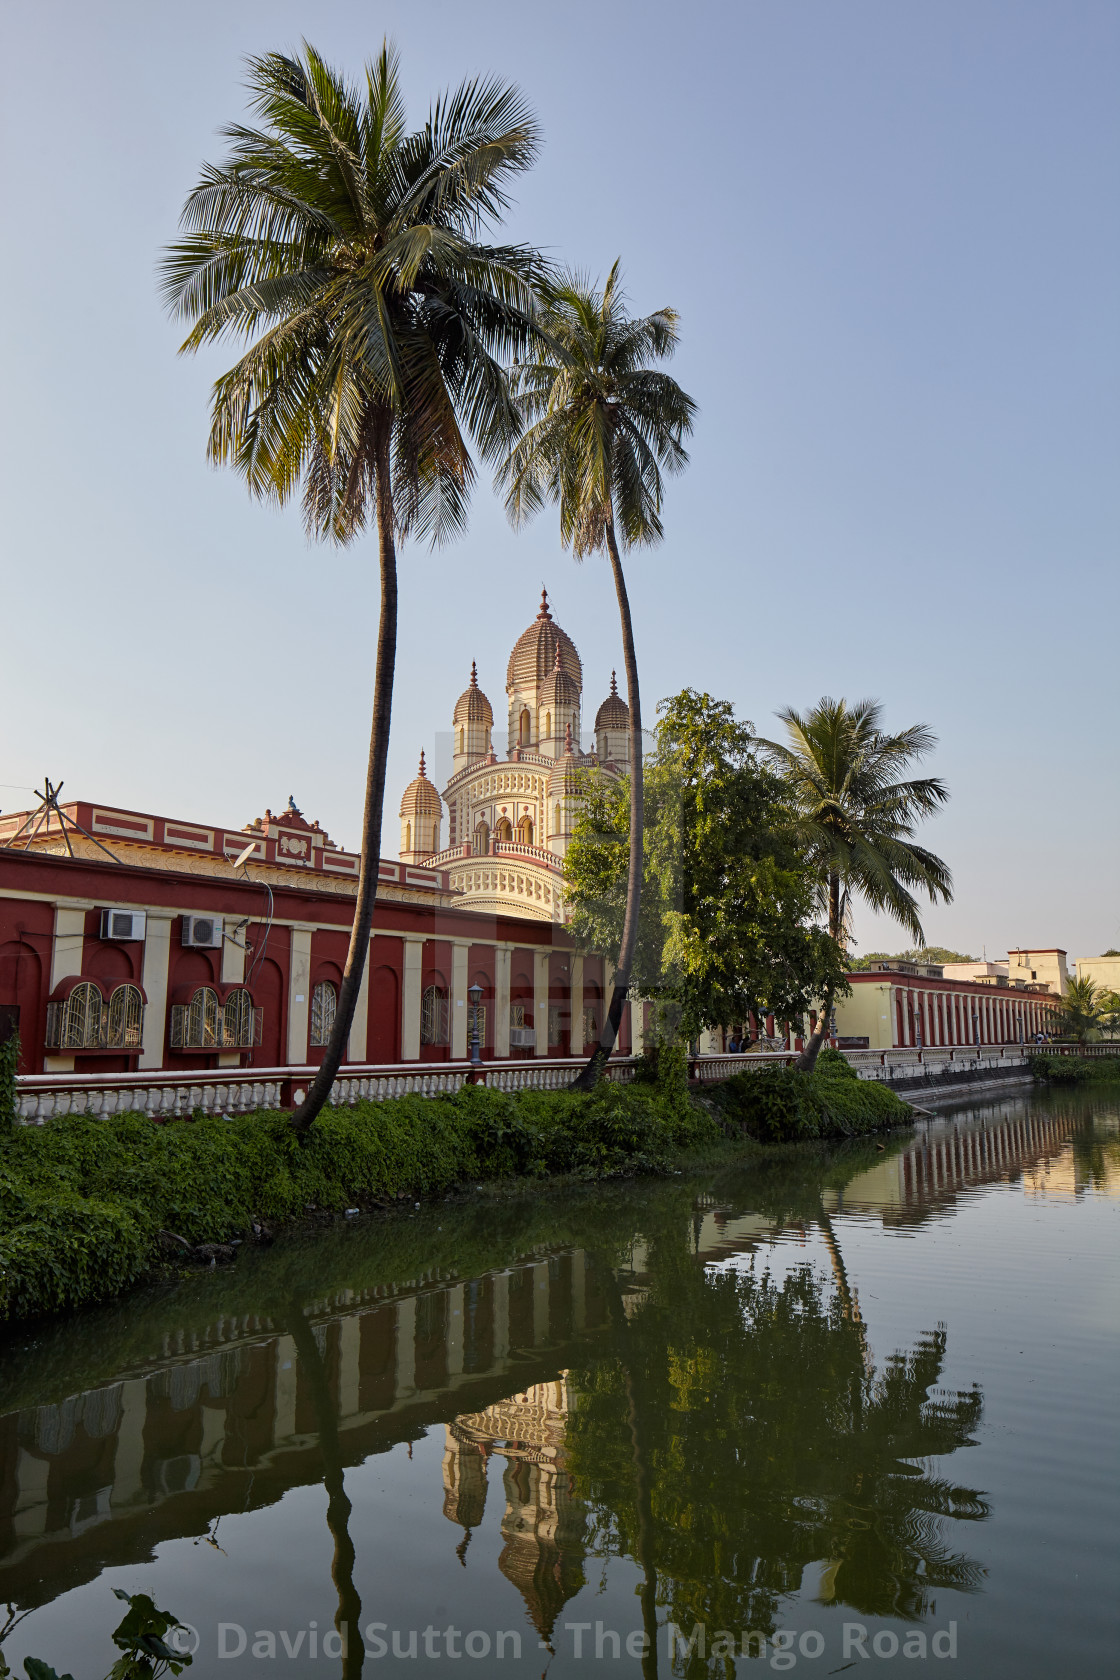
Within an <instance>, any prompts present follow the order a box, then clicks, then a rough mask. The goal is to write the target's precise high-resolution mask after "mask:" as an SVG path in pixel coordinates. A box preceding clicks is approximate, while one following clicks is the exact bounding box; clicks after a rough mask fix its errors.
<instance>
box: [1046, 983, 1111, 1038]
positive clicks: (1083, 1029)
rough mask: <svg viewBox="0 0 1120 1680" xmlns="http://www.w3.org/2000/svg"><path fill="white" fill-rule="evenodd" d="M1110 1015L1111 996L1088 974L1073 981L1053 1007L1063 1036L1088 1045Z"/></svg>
mask: <svg viewBox="0 0 1120 1680" xmlns="http://www.w3.org/2000/svg"><path fill="white" fill-rule="evenodd" d="M1108 1016H1109V993H1107V992H1105V991H1104V990H1103V988H1102V987H1100V986H1097V985H1095V984H1094V982H1093V981H1092V980H1091V979H1090V978H1089V976H1088V975H1087V974H1086V975H1084V976H1082V977H1081V978H1080V979H1077V980H1071V981H1070V982H1069V985H1068V986H1067V987H1066V990H1065V993H1064V994H1063V996H1062V998H1061V999H1060V1000H1059V1001H1058V1002H1056V1003H1055V1004H1054V1007H1053V1019H1054V1024H1055V1025H1056V1026H1057V1027H1058V1029H1059V1031H1060V1032H1061V1033H1062V1034H1063V1036H1068V1037H1070V1038H1072V1039H1074V1040H1075V1041H1076V1042H1077V1043H1078V1044H1088V1043H1089V1041H1090V1039H1091V1038H1092V1037H1093V1035H1094V1034H1097V1035H1098V1036H1099V1034H1100V1028H1101V1026H1102V1024H1103V1023H1105V1021H1106V1018H1107V1017H1108Z"/></svg>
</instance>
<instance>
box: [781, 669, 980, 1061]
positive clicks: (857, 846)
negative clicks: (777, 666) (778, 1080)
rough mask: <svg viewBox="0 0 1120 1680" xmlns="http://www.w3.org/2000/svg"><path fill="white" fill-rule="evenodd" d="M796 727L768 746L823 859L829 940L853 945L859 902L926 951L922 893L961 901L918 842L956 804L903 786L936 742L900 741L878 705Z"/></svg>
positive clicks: (826, 702)
mask: <svg viewBox="0 0 1120 1680" xmlns="http://www.w3.org/2000/svg"><path fill="white" fill-rule="evenodd" d="M778 716H779V718H780V719H781V720H782V722H783V723H784V724H785V726H786V740H785V742H784V743H782V742H777V741H765V742H763V743H762V745H763V747H764V749H765V751H766V752H767V754H768V755H769V758H770V760H771V762H772V763H773V765H774V766H775V768H776V769H777V770H779V771H780V773H781V774H782V775H783V776H784V777H785V779H786V782H787V784H788V787H789V790H790V796H791V798H792V800H793V802H794V804H795V805H796V808H797V812H798V819H799V824H800V828H801V833H802V836H803V839H804V843H805V845H806V847H807V849H808V851H809V854H810V856H811V857H812V858H813V861H814V864H815V867H816V872H817V886H818V893H819V900H820V905H821V908H822V909H823V910H824V911H825V913H826V914H827V916H828V931H829V934H830V935H831V937H832V938H833V940H835V942H836V944H837V946H838V947H839V948H840V950H841V951H843V952H845V953H846V950H847V945H848V917H849V911H850V908H851V901H852V898H853V896H854V895H856V894H858V895H859V896H860V897H861V898H863V899H865V900H866V902H867V903H868V904H870V905H871V906H872V908H873V909H875V910H885V911H887V912H888V913H889V914H890V915H892V916H893V917H894V918H895V920H896V921H897V922H899V923H901V925H902V926H903V927H904V928H905V929H906V931H907V932H908V933H909V934H911V935H912V936H913V938H914V939H915V940H916V941H917V942H918V943H919V944H924V943H925V935H924V933H923V931H922V923H921V917H920V916H919V914H918V905H917V901H916V899H915V898H914V896H913V893H912V892H911V891H910V889H911V888H912V887H916V888H918V889H920V890H921V891H923V892H925V893H927V894H928V895H929V897H930V899H931V901H934V902H936V900H937V899H939V898H940V899H942V900H943V901H944V902H945V903H946V904H947V903H949V902H950V900H951V898H952V876H951V875H950V873H949V869H948V866H947V865H946V864H945V863H943V862H942V860H941V859H940V858H939V857H937V856H936V855H935V854H934V853H933V852H929V851H927V850H926V849H925V848H924V847H923V846H918V845H915V843H914V841H913V839H912V838H911V837H912V835H913V833H914V828H915V824H916V823H917V821H918V819H919V818H921V817H926V816H930V815H931V814H932V813H933V812H934V811H936V810H937V809H938V808H939V807H940V806H941V805H943V804H944V803H945V801H946V800H947V799H948V797H949V794H948V790H947V788H946V787H945V784H944V782H942V781H941V780H940V779H939V778H938V777H936V776H926V777H922V778H920V779H916V780H900V779H899V776H900V773H901V772H902V771H904V770H905V769H906V768H907V767H908V766H909V765H910V763H911V762H912V761H913V760H914V759H920V758H924V757H925V755H926V754H927V753H929V752H931V751H932V750H933V748H934V746H935V745H936V736H935V735H934V734H933V733H932V731H931V730H929V729H927V728H926V726H925V725H924V724H914V725H913V726H912V727H911V728H909V729H904V730H902V731H900V732H899V733H898V734H897V735H888V734H886V733H885V732H884V730H883V728H882V726H881V720H882V708H881V707H880V706H879V704H878V702H876V701H874V700H860V701H857V702H856V704H855V705H852V706H849V704H848V702H847V701H846V700H832V699H830V698H829V697H828V696H827V695H826V696H825V698H824V699H822V700H821V701H819V702H818V704H817V705H816V706H814V707H813V709H812V710H811V711H810V712H807V713H806V714H804V715H802V714H801V713H799V712H796V711H795V710H794V709H793V708H792V707H786V709H785V710H784V711H781V712H779V713H778ZM835 995H836V994H835V992H834V991H833V990H830V989H829V988H827V987H826V988H825V989H824V991H823V992H822V998H823V1008H822V1009H821V1013H820V1018H819V1022H818V1025H817V1029H816V1031H815V1032H814V1033H813V1035H812V1036H811V1038H810V1039H809V1042H808V1044H807V1045H806V1046H805V1050H804V1052H803V1054H802V1056H801V1060H800V1063H799V1066H800V1067H802V1068H803V1069H804V1070H805V1071H806V1072H809V1071H810V1070H811V1069H812V1068H813V1066H814V1064H815V1063H816V1059H817V1056H818V1054H819V1052H820V1047H821V1045H822V1044H823V1042H824V1039H825V1036H826V1034H827V1033H828V1030H829V1022H830V1019H831V1015H832V1006H833V1003H834V1001H835Z"/></svg>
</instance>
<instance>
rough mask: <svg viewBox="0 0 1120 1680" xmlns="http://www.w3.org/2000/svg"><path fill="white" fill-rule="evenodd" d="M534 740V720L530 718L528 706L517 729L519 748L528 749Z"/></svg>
mask: <svg viewBox="0 0 1120 1680" xmlns="http://www.w3.org/2000/svg"><path fill="white" fill-rule="evenodd" d="M532 738H533V720H532V718H531V717H530V716H529V708H528V706H526V707H524V708H523V710H522V713H521V720H520V722H519V724H518V728H517V742H518V745H519V746H522V747H527V746H528V745H529V743H530V741H531V740H532Z"/></svg>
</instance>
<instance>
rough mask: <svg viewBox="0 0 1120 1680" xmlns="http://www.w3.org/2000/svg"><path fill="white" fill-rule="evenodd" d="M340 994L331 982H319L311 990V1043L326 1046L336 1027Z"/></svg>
mask: <svg viewBox="0 0 1120 1680" xmlns="http://www.w3.org/2000/svg"><path fill="white" fill-rule="evenodd" d="M337 1009H338V993H337V992H336V991H335V989H334V987H333V985H332V984H331V982H330V981H329V980H318V981H316V983H315V985H314V986H313V987H312V988H311V1043H312V1044H317V1045H318V1044H326V1042H327V1040H328V1039H329V1038H330V1036H331V1029H332V1028H333V1026H334V1017H335V1012H336V1010H337Z"/></svg>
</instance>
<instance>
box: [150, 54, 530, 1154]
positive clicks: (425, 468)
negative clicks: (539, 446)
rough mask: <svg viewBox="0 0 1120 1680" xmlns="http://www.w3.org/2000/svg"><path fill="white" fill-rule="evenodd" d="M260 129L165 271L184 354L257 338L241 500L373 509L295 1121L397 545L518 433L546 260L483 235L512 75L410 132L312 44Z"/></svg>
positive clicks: (360, 924) (300, 1125) (350, 1009)
mask: <svg viewBox="0 0 1120 1680" xmlns="http://www.w3.org/2000/svg"><path fill="white" fill-rule="evenodd" d="M248 85H249V89H250V92H251V96H252V105H253V109H254V110H255V112H256V114H257V115H258V117H259V118H260V119H261V123H262V126H261V127H260V128H246V127H243V126H241V125H239V124H235V125H232V126H231V127H229V128H228V129H226V130H225V135H226V138H227V139H228V140H229V141H230V143H231V145H230V154H229V157H228V159H227V161H226V162H225V163H223V164H222V165H220V166H217V167H215V166H213V165H210V164H207V165H204V167H203V171H202V176H201V179H200V181H199V183H198V185H197V186H196V187H195V188H194V189H193V190H192V192H191V194H190V196H189V197H188V199H187V201H186V205H185V207H184V210H183V215H182V220H181V225H182V227H183V228H184V230H185V232H184V236H183V237H182V238H181V239H180V240H179V242H178V243H176V244H173V245H172V246H171V247H170V248H169V250H168V252H167V254H166V256H165V258H164V262H163V289H164V294H165V297H166V300H167V303H168V306H169V308H170V309H171V310H172V311H173V312H174V313H175V314H177V315H178V316H180V317H183V318H185V319H186V320H188V321H190V323H191V329H190V333H189V335H188V337H187V339H186V341H185V342H184V344H183V346H182V350H183V351H184V352H193V351H196V350H198V349H200V348H201V347H202V346H204V345H206V344H208V343H210V342H211V341H212V340H215V339H222V338H235V339H241V340H245V339H251V340H252V343H251V345H250V348H249V349H248V350H246V351H245V353H244V354H243V355H242V356H241V357H240V359H239V360H238V361H237V362H236V363H235V365H234V366H233V367H232V368H230V370H229V371H228V373H225V374H223V375H222V377H221V378H220V379H219V380H218V381H217V383H216V384H215V386H214V391H213V406H212V412H211V426H210V440H209V451H208V453H209V458H210V460H212V461H214V462H216V463H220V464H222V465H230V466H233V467H234V468H235V469H236V471H238V472H239V473H240V474H241V475H242V477H243V478H244V479H245V481H246V484H247V485H248V488H249V490H250V492H251V493H252V494H253V495H255V496H258V497H260V498H261V499H262V500H272V501H275V502H278V503H281V504H282V503H285V502H286V501H287V500H288V499H289V497H291V496H292V495H293V494H294V493H295V491H296V490H297V489H301V490H302V499H303V513H304V522H305V525H306V527H307V530H308V533H309V534H310V535H311V536H314V537H318V538H329V539H331V540H333V541H334V542H336V543H340V544H344V543H348V542H350V541H351V540H352V539H353V538H354V537H355V536H357V535H358V533H359V532H360V531H362V530H363V529H364V528H365V526H366V525H367V523H368V522H370V520H371V519H374V518H375V519H376V525H377V537H378V557H379V564H380V572H381V611H380V621H379V624H378V636H377V658H376V666H375V674H374V704H373V723H372V729H371V732H370V749H369V761H368V768H367V774H366V790H365V808H364V814H363V820H362V846H361V865H360V870H359V875H358V892H357V905H356V908H355V913H354V924H353V929H352V931H351V936H350V948H349V951H348V953H347V957H346V966H345V970H344V974H343V981H342V987H341V990H340V994H339V1002H338V1011H337V1014H336V1016H335V1021H334V1028H333V1031H332V1033H331V1036H330V1041H329V1043H328V1044H327V1046H326V1049H325V1051H324V1055H323V1061H322V1065H321V1066H320V1068H319V1071H318V1074H317V1076H316V1078H315V1080H314V1081H313V1083H312V1085H311V1087H310V1089H309V1091H308V1094H307V1098H306V1100H305V1101H304V1102H303V1103H302V1104H301V1106H300V1107H299V1109H298V1110H297V1111H296V1113H295V1114H294V1115H293V1116H292V1123H293V1125H294V1126H295V1127H296V1129H297V1131H301V1132H302V1131H305V1130H306V1129H307V1127H308V1126H309V1125H310V1124H311V1122H312V1121H313V1120H314V1118H315V1116H316V1114H317V1113H318V1112H319V1110H320V1108H321V1107H322V1106H323V1104H324V1102H326V1101H327V1099H328V1097H329V1095H330V1091H331V1087H332V1085H333V1083H334V1078H335V1074H336V1073H337V1071H338V1067H339V1064H340V1062H341V1060H342V1055H343V1050H344V1047H345V1044H346V1040H347V1036H348V1034H349V1031H350V1024H351V1021H352V1019H353V1016H354V1010H355V1006H356V1004H357V999H358V991H359V987H360V985H361V979H362V971H363V968H364V966H365V961H366V954H367V951H368V947H369V936H370V925H371V922H372V917H373V906H374V900H375V897H376V891H377V869H378V859H379V854H380V851H381V808H382V803H383V799H384V792H385V764H386V758H387V754H388V747H389V724H390V713H391V707H392V695H393V672H394V665H395V660H396V645H397V572H396V544H397V541H398V540H399V539H400V538H402V537H404V536H406V535H409V534H413V535H416V536H422V537H426V538H427V539H428V540H429V541H431V542H432V543H438V542H440V541H442V540H443V539H445V538H447V537H450V536H453V535H456V534H457V533H459V532H461V531H462V530H463V529H464V527H465V524H466V505H467V497H468V493H469V490H470V486H471V483H472V481H473V478H474V465H473V461H472V458H471V452H470V448H469V446H468V442H467V439H466V437H465V436H464V431H465V432H466V433H468V434H469V435H470V436H471V437H473V439H474V442H475V444H476V446H477V448H478V450H479V452H480V453H481V454H482V456H483V457H484V458H487V459H491V458H493V459H498V458H500V457H502V456H503V455H504V454H505V453H506V452H507V451H508V448H509V446H510V442H511V440H512V438H513V437H514V436H515V435H516V411H515V409H514V407H513V405H512V403H511V401H510V396H509V389H508V383H507V380H506V376H505V373H504V369H503V365H502V363H503V362H504V361H508V360H509V359H510V358H511V357H513V356H515V355H517V354H518V353H520V352H521V351H522V350H523V349H524V347H525V346H526V345H527V343H528V342H529V337H528V330H529V321H530V316H531V311H532V307H533V302H534V298H535V289H534V288H535V286H536V284H537V282H538V281H539V279H540V277H541V273H542V267H541V263H540V259H539V258H538V257H537V256H536V255H535V254H534V253H533V252H532V251H530V250H528V249H527V248H526V247H524V246H518V245H492V244H486V243H483V242H482V236H483V233H484V230H485V228H486V227H487V226H488V225H489V224H490V223H492V222H493V221H494V220H495V219H496V218H497V217H498V215H499V214H500V212H501V211H502V209H503V208H504V207H505V206H506V204H507V202H508V199H507V186H508V183H509V180H510V177H511V176H513V175H516V174H517V173H519V172H520V171H522V170H524V169H527V168H528V167H529V165H530V163H531V162H532V160H533V158H534V156H535V155H536V151H537V145H538V130H537V125H536V122H535V120H534V118H533V116H532V114H531V112H530V111H529V109H528V107H527V106H526V104H525V102H524V100H523V99H522V97H521V95H520V93H519V92H518V91H517V89H516V88H515V87H512V86H509V85H506V84H503V83H501V82H498V81H495V80H483V81H478V80H476V81H471V82H465V83H464V84H463V85H462V86H461V87H460V88H458V89H457V90H456V91H455V92H452V93H448V94H446V95H445V96H444V97H442V98H441V99H439V100H438V101H437V102H436V104H435V105H434V106H433V107H432V109H431V112H430V114H429V117H428V120H427V122H426V124H425V125H424V127H423V128H421V129H418V130H417V131H416V132H414V133H411V134H410V133H409V132H408V131H407V129H406V127H405V110H404V103H403V99H402V95H401V91H400V84H399V76H398V67H397V57H396V54H395V52H394V51H393V50H392V49H391V48H390V47H389V46H388V45H387V44H386V45H385V46H383V48H382V51H381V53H380V56H379V57H378V58H377V60H376V61H375V62H374V63H372V64H369V65H367V66H366V71H365V82H364V86H362V87H360V88H359V87H355V86H353V85H351V84H350V83H349V82H348V81H346V80H344V78H343V77H342V76H341V75H339V74H338V72H336V71H334V70H332V69H330V68H329V67H328V66H327V65H326V64H325V63H324V61H323V59H322V58H321V57H320V56H319V54H318V53H317V52H315V51H314V50H313V48H311V47H310V46H309V45H308V44H307V43H306V42H305V43H304V46H303V53H302V56H301V57H299V58H289V57H286V56H284V55H283V54H281V53H270V54H269V55H268V56H267V57H264V58H254V59H250V60H249V77H248Z"/></svg>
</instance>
